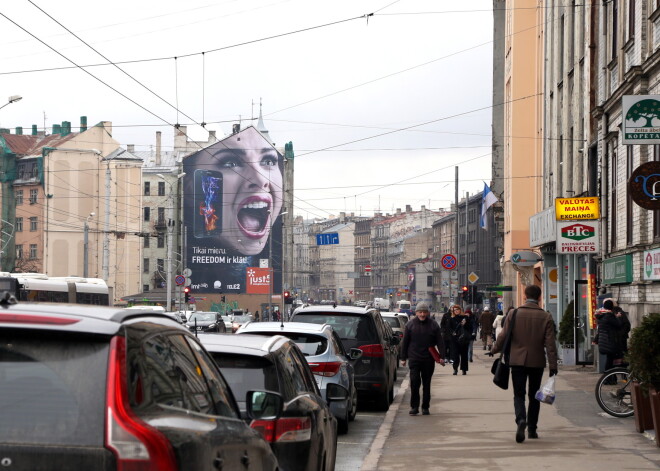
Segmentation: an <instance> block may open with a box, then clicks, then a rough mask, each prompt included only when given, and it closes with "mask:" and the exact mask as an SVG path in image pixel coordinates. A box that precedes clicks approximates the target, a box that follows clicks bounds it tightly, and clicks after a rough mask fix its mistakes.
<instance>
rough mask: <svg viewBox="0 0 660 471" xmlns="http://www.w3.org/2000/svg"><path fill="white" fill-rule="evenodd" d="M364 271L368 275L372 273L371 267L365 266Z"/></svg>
mask: <svg viewBox="0 0 660 471" xmlns="http://www.w3.org/2000/svg"><path fill="white" fill-rule="evenodd" d="M364 271H366V272H367V273H368V272H370V271H371V265H365V266H364Z"/></svg>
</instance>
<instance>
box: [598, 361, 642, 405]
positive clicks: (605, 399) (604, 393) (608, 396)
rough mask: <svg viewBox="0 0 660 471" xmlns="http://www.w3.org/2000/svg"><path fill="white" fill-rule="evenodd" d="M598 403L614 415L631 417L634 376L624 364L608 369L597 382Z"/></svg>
mask: <svg viewBox="0 0 660 471" xmlns="http://www.w3.org/2000/svg"><path fill="white" fill-rule="evenodd" d="M595 392H596V401H597V402H598V405H599V406H600V407H601V409H603V410H604V411H605V412H607V413H608V414H609V415H611V416H613V417H630V416H631V415H633V413H634V409H633V404H632V378H631V376H630V371H629V370H628V368H626V367H624V366H619V367H615V368H611V369H609V370H607V371H606V372H605V373H603V374H602V376H601V377H600V378H599V379H598V382H597V383H596V391H595Z"/></svg>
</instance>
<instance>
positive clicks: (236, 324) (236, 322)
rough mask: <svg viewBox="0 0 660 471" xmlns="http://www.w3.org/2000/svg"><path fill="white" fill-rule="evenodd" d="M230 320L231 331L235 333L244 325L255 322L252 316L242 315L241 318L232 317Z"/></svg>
mask: <svg viewBox="0 0 660 471" xmlns="http://www.w3.org/2000/svg"><path fill="white" fill-rule="evenodd" d="M229 318H230V319H231V331H232V332H234V333H235V332H236V331H237V330H238V329H240V327H241V326H242V325H243V324H247V323H248V322H252V321H253V320H254V319H252V316H249V315H247V314H242V315H240V316H236V315H231V316H230V317H229Z"/></svg>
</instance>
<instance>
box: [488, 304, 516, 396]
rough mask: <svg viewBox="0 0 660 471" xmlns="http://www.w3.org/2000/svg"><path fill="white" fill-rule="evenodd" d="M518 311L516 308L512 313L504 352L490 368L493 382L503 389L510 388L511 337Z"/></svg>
mask: <svg viewBox="0 0 660 471" xmlns="http://www.w3.org/2000/svg"><path fill="white" fill-rule="evenodd" d="M517 312H518V309H516V310H514V311H513V314H511V316H512V317H511V324H509V330H507V332H506V338H505V339H504V347H503V348H502V353H500V357H499V358H497V359H495V361H494V362H493V366H491V368H490V372H491V373H493V383H495V385H496V386H497V387H498V388H502V389H509V373H510V372H511V367H510V366H509V354H510V352H511V337H512V335H513V325H514V324H515V322H516V313H517Z"/></svg>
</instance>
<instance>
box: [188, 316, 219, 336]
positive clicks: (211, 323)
mask: <svg viewBox="0 0 660 471" xmlns="http://www.w3.org/2000/svg"><path fill="white" fill-rule="evenodd" d="M186 326H187V327H188V328H189V329H190V331H191V332H198V333H199V332H205V333H216V334H219V333H225V332H227V327H225V322H224V320H223V319H222V316H221V315H220V313H219V312H204V311H196V312H194V313H193V314H192V315H191V316H190V318H189V319H188V322H186Z"/></svg>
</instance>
